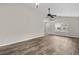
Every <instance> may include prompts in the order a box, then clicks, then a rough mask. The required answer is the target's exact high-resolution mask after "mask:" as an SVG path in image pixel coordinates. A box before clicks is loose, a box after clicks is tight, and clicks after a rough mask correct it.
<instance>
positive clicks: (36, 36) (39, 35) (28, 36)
mask: <svg viewBox="0 0 79 59" xmlns="http://www.w3.org/2000/svg"><path fill="white" fill-rule="evenodd" d="M42 36H44V34H43V33H42V34H38V35H27V36H26V39H21V40H16V41H14V42H9V43H5V44H0V46H6V45H11V44H15V43H18V42H22V41H27V40H31V39H34V38H38V37H42Z"/></svg>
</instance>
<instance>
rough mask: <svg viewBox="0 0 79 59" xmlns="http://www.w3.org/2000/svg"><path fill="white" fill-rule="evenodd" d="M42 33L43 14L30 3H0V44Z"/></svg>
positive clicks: (37, 35)
mask: <svg viewBox="0 0 79 59" xmlns="http://www.w3.org/2000/svg"><path fill="white" fill-rule="evenodd" d="M42 35H43V14H42V13H41V12H40V11H38V9H36V8H35V7H32V6H31V5H30V4H0V45H1V46H2V45H6V44H12V43H15V42H19V41H24V40H28V39H31V38H35V37H39V36H42Z"/></svg>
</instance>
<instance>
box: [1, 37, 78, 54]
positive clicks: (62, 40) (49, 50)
mask: <svg viewBox="0 0 79 59" xmlns="http://www.w3.org/2000/svg"><path fill="white" fill-rule="evenodd" d="M78 54H79V39H78V38H71V37H63V36H55V35H47V36H44V37H40V38H35V39H32V40H28V41H24V42H19V43H16V44H12V45H7V46H3V47H0V55H78Z"/></svg>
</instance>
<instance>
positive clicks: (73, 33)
mask: <svg viewBox="0 0 79 59" xmlns="http://www.w3.org/2000/svg"><path fill="white" fill-rule="evenodd" d="M39 8H40V10H41V11H42V12H43V13H44V14H45V15H46V14H47V13H48V10H47V9H48V8H51V14H55V15H57V17H56V18H55V22H52V25H51V29H50V28H49V27H47V32H48V33H51V34H56V35H63V36H70V37H78V38H79V3H47V4H44V3H43V4H40V5H39ZM56 23H66V24H67V25H68V32H62V31H61V32H58V31H56V30H55V24H56Z"/></svg>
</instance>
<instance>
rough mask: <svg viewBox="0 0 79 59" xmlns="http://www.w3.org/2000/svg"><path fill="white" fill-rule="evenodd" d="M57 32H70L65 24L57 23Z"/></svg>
mask: <svg viewBox="0 0 79 59" xmlns="http://www.w3.org/2000/svg"><path fill="white" fill-rule="evenodd" d="M55 31H56V32H68V25H67V24H65V23H56V24H55Z"/></svg>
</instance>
